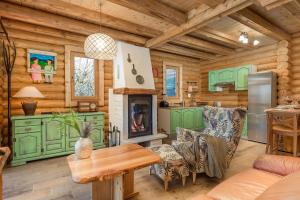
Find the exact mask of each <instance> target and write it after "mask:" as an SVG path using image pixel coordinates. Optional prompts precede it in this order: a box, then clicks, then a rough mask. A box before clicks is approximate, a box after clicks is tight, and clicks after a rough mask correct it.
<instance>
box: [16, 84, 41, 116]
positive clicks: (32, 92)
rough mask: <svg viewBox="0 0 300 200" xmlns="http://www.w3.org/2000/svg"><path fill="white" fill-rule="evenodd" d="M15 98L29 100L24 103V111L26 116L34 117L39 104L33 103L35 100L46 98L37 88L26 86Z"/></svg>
mask: <svg viewBox="0 0 300 200" xmlns="http://www.w3.org/2000/svg"><path fill="white" fill-rule="evenodd" d="M13 97H15V98H25V99H27V100H26V101H23V102H22V108H23V111H24V113H25V115H34V113H35V110H36V106H37V102H36V101H33V99H35V98H44V97H45V96H44V95H43V94H42V93H41V92H40V91H39V90H38V89H37V88H36V87H33V86H26V87H23V88H22V89H21V90H19V91H18V92H17V93H16V94H15V95H14V96H13Z"/></svg>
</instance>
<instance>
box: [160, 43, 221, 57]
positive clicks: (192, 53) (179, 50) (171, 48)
mask: <svg viewBox="0 0 300 200" xmlns="http://www.w3.org/2000/svg"><path fill="white" fill-rule="evenodd" d="M155 49H157V50H160V51H165V52H170V53H174V54H179V55H184V56H188V57H192V58H199V59H202V60H213V59H215V58H216V56H215V55H214V54H210V53H204V52H201V51H198V50H193V49H189V48H185V47H180V46H176V45H172V44H165V45H163V46H161V47H158V48H155Z"/></svg>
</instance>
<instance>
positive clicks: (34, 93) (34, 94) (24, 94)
mask: <svg viewBox="0 0 300 200" xmlns="http://www.w3.org/2000/svg"><path fill="white" fill-rule="evenodd" d="M13 97H16V98H44V97H45V96H44V95H43V94H42V93H41V92H40V91H39V90H38V89H37V88H36V87H33V86H26V87H23V88H22V89H21V90H19V91H18V92H17V93H16V94H15V95H14V96H13Z"/></svg>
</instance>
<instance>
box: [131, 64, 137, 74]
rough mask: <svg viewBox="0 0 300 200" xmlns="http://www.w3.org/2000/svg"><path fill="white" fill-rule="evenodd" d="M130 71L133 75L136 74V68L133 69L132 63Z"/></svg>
mask: <svg viewBox="0 0 300 200" xmlns="http://www.w3.org/2000/svg"><path fill="white" fill-rule="evenodd" d="M131 73H132V74H133V75H136V74H137V71H136V69H135V67H134V64H132V70H131Z"/></svg>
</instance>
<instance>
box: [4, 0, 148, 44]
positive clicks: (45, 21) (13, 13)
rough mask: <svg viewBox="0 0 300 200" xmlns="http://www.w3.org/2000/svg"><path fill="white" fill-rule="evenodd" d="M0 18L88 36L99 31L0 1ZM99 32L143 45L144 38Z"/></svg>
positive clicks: (95, 26)
mask: <svg viewBox="0 0 300 200" xmlns="http://www.w3.org/2000/svg"><path fill="white" fill-rule="evenodd" d="M0 8H1V9H0V16H2V17H4V18H8V19H13V20H18V21H22V22H26V23H30V24H35V25H40V26H45V27H49V28H54V29H59V30H64V31H69V32H73V33H79V34H82V35H90V34H93V33H96V32H98V31H99V25H96V24H91V23H87V22H84V21H80V20H76V19H72V18H69V17H64V16H60V15H56V14H52V13H47V12H44V11H40V10H36V9H32V8H27V7H23V6H18V5H15V4H11V3H6V2H3V1H2V2H1V1H0ZM101 32H103V33H105V34H108V35H110V36H111V37H113V38H114V39H117V40H122V41H127V42H131V43H134V44H139V45H144V44H145V42H146V38H145V37H142V36H138V35H135V34H131V33H128V32H124V31H119V30H115V29H112V28H107V27H104V26H103V27H101Z"/></svg>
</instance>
